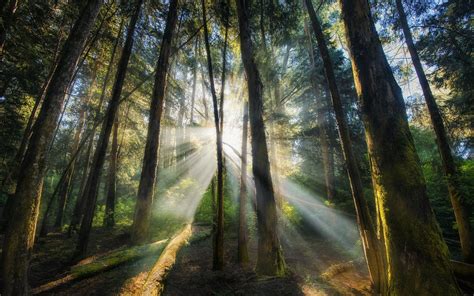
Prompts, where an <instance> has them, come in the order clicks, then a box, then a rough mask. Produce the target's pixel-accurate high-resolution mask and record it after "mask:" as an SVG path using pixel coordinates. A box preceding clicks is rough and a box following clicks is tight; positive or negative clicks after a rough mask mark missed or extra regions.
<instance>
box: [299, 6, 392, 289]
mask: <svg viewBox="0 0 474 296" xmlns="http://www.w3.org/2000/svg"><path fill="white" fill-rule="evenodd" d="M305 6H306V9H307V10H308V14H309V16H310V19H311V24H312V27H313V31H314V33H315V36H316V40H317V43H318V48H319V52H320V54H321V58H322V60H323V65H324V73H325V76H326V81H327V84H328V87H329V91H330V93H331V99H332V105H333V108H334V113H335V114H336V121H337V126H338V131H339V138H340V140H341V146H342V151H343V154H344V159H345V162H346V166H347V174H348V176H349V182H350V185H351V190H352V199H353V201H354V206H355V210H356V215H357V224H358V226H359V234H360V237H361V241H362V247H363V250H364V254H365V257H366V260H367V265H368V269H369V273H370V277H371V279H372V283H373V284H374V290H375V292H376V293H380V292H383V291H385V286H386V278H385V277H384V266H385V265H384V259H383V258H384V257H383V246H382V245H381V244H382V243H381V242H380V241H379V240H378V238H377V233H376V230H375V226H374V223H373V221H372V218H371V215H370V211H369V207H368V206H367V202H366V200H365V198H364V189H363V185H362V180H361V177H360V172H359V167H358V166H357V160H356V158H355V155H354V151H353V150H352V143H351V140H350V135H349V128H348V126H347V121H346V116H345V114H344V110H343V107H342V101H341V96H340V94H339V90H338V87H337V83H336V75H335V74H334V69H333V64H332V60H331V56H330V54H329V50H328V47H327V45H326V40H325V37H324V33H323V30H322V28H321V24H320V23H319V20H318V17H317V16H316V12H315V11H314V8H313V4H312V2H311V0H305ZM309 38H311V36H309ZM310 44H311V43H310ZM309 50H310V54H311V59H312V64H313V66H314V56H313V48H312V46H310V49H309ZM313 80H314V77H313ZM313 84H314V85H315V84H316V82H315V81H314V82H313ZM325 132H327V131H325ZM326 145H329V144H328V143H326Z"/></svg>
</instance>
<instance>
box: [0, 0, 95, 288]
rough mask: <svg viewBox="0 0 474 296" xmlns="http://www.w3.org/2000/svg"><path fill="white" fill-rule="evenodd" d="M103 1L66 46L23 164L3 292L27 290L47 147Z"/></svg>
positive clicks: (91, 6)
mask: <svg viewBox="0 0 474 296" xmlns="http://www.w3.org/2000/svg"><path fill="white" fill-rule="evenodd" d="M101 4H102V1H100V0H89V1H87V3H86V4H85V6H84V8H83V10H82V12H81V13H80V16H79V18H78V19H77V21H76V23H75V24H74V26H73V28H72V31H71V33H70V34H69V37H68V39H67V41H66V43H65V44H64V46H63V49H62V51H61V55H60V59H59V62H58V65H57V67H56V69H55V70H54V74H53V77H52V78H51V82H50V84H49V85H48V90H47V92H46V96H45V99H44V102H43V105H42V107H41V111H40V114H39V116H38V119H37V121H36V123H35V125H34V128H33V134H32V136H31V139H30V142H29V145H28V149H27V151H26V153H25V157H24V159H23V162H22V164H21V166H20V167H21V169H20V174H19V176H18V185H17V189H16V192H15V195H14V200H13V206H12V217H15V220H14V221H10V222H9V223H8V226H7V231H6V234H5V240H4V245H3V252H2V257H3V262H2V274H3V293H2V294H3V295H26V294H28V262H29V258H30V252H31V249H32V247H33V242H34V235H35V228H36V220H37V218H38V213H39V205H40V200H41V187H42V184H43V178H44V171H45V169H46V151H47V149H48V146H49V143H50V142H51V140H52V136H53V133H54V129H55V127H56V124H57V120H58V117H59V113H60V110H61V106H62V104H63V100H64V92H65V91H66V89H67V87H68V84H69V81H70V79H71V77H72V75H73V73H74V68H75V67H76V64H77V61H78V59H79V56H80V53H81V50H82V48H83V46H84V44H85V42H86V39H87V36H88V35H89V31H90V29H91V27H92V25H93V24H94V21H95V19H96V17H97V14H98V13H99V8H100V6H101Z"/></svg>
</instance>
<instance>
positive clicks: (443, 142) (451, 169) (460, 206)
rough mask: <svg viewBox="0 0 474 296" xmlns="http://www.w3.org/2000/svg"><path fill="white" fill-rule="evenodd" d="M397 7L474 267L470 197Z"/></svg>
mask: <svg viewBox="0 0 474 296" xmlns="http://www.w3.org/2000/svg"><path fill="white" fill-rule="evenodd" d="M396 4H397V9H398V14H399V16H400V24H401V25H402V29H403V34H404V36H405V41H406V44H407V47H408V51H409V52H410V56H411V60H412V62H413V67H415V71H416V75H417V76H418V80H419V81H420V85H421V89H422V90H423V96H424V97H425V101H426V105H427V106H428V112H429V114H430V117H431V123H432V125H433V128H434V131H435V133H436V143H437V144H438V150H439V153H440V155H441V160H442V162H443V170H444V174H445V175H446V180H447V182H448V191H449V196H450V199H451V204H452V206H453V209H454V216H455V218H456V223H457V226H458V232H459V238H460V240H461V249H462V254H463V256H464V261H466V262H468V263H474V233H473V230H472V228H471V225H470V222H469V210H468V209H469V206H468V204H467V201H468V198H467V196H464V194H463V192H462V190H461V188H460V187H461V186H460V181H459V173H458V169H457V167H456V163H455V162H454V159H453V155H452V152H451V147H450V146H449V139H448V135H447V133H446V129H445V127H444V123H443V118H442V116H441V111H440V110H439V108H438V105H437V104H436V100H435V98H434V96H433V93H432V92H431V88H430V85H429V83H428V79H426V75H425V71H424V70H423V67H422V65H421V61H420V57H419V56H418V52H417V50H416V47H415V43H414V42H413V37H412V35H411V31H410V27H409V26H408V22H407V17H406V14H405V11H404V9H403V3H402V1H401V0H396Z"/></svg>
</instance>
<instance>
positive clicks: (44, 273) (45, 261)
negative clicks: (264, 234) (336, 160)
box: [30, 226, 370, 296]
mask: <svg viewBox="0 0 474 296" xmlns="http://www.w3.org/2000/svg"><path fill="white" fill-rule="evenodd" d="M193 233H194V234H193V237H194V238H196V237H200V239H199V240H196V239H191V243H188V244H187V245H186V246H185V247H183V248H182V249H181V250H180V252H179V253H178V257H177V261H176V264H175V266H174V267H173V269H172V270H171V271H170V274H169V276H168V278H167V280H166V283H165V292H164V294H165V295H186V296H188V295H370V291H369V281H368V277H367V271H366V270H365V267H364V266H363V265H361V264H357V263H352V262H349V261H347V258H345V256H344V255H342V254H340V253H338V252H337V251H336V250H334V249H333V248H332V247H331V243H330V242H327V241H324V240H322V239H320V238H312V237H311V236H309V237H306V238H304V240H305V243H301V242H300V241H298V240H293V241H292V242H291V243H290V242H287V241H285V240H282V245H283V248H284V250H285V258H286V263H287V265H288V270H289V272H288V276H286V277H283V278H273V277H257V275H256V274H255V272H254V271H253V269H252V267H253V266H255V260H256V240H255V238H254V237H251V238H250V245H249V253H250V259H251V262H250V264H249V268H241V267H239V266H238V265H237V264H235V262H236V256H237V254H236V250H237V236H236V234H235V233H234V232H232V231H230V230H229V231H228V233H227V235H226V237H225V262H226V266H225V269H224V270H223V271H212V247H211V239H210V238H209V237H206V236H205V235H204V234H205V233H209V227H205V226H194V227H193ZM299 239H302V238H299ZM127 241H128V238H127V235H126V229H123V228H121V229H115V230H106V229H95V230H94V232H93V235H92V237H91V244H90V246H91V247H90V248H89V254H90V256H89V257H88V258H86V259H85V260H83V261H81V262H80V263H79V264H84V263H87V262H90V261H93V260H94V259H95V258H98V257H100V256H103V255H106V254H107V253H109V252H111V251H112V250H117V249H120V248H124V247H126V246H127ZM75 242H76V240H75V238H68V237H67V236H66V235H65V234H57V233H56V234H50V235H48V237H47V238H42V239H40V240H39V241H38V242H37V244H36V246H35V250H34V254H33V257H32V261H31V271H30V285H31V287H38V286H40V285H42V284H45V283H48V282H51V281H53V280H56V279H58V278H61V277H64V276H65V275H67V270H68V269H69V267H70V263H71V262H70V258H71V255H72V252H73V250H74V244H75ZM157 259H158V255H153V256H149V257H145V258H143V259H140V260H138V261H135V262H132V263H129V264H125V265H121V266H119V267H117V268H115V269H112V270H110V271H107V272H103V273H100V274H98V275H96V276H94V277H91V278H87V279H83V280H80V281H75V282H71V283H68V284H65V285H62V286H60V287H58V288H56V289H54V290H51V291H48V292H45V293H42V294H41V295H134V294H136V293H137V292H138V291H139V289H140V288H141V286H142V285H143V283H144V281H145V279H146V276H147V275H148V272H149V270H150V269H151V268H152V266H153V264H154V263H155V262H156V260H157ZM325 273H326V274H325Z"/></svg>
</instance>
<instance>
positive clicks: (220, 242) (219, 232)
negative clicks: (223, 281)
mask: <svg viewBox="0 0 474 296" xmlns="http://www.w3.org/2000/svg"><path fill="white" fill-rule="evenodd" d="M201 4H202V18H203V24H204V44H205V48H206V55H207V70H208V73H209V85H210V88H211V96H212V104H213V107H214V124H215V128H216V146H217V150H216V152H217V221H216V232H215V233H214V235H215V238H214V246H213V265H212V266H213V269H215V270H222V269H223V268H224V162H223V151H222V130H221V121H220V120H219V105H218V101H217V93H216V88H215V85H214V72H213V67H212V59H211V46H210V44H209V32H208V28H207V16H206V1H205V0H201ZM226 48H227V44H225V45H224V54H225V50H226ZM223 71H225V56H224V64H223ZM222 75H223V78H222V79H223V80H224V79H225V73H223V74H222ZM222 87H223V88H224V85H222ZM223 96H224V90H223V89H222V97H221V99H223Z"/></svg>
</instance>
